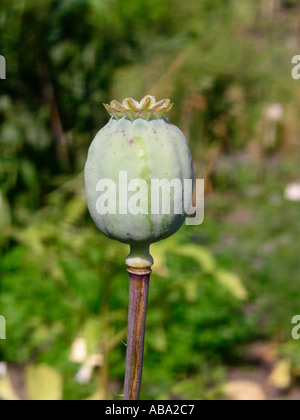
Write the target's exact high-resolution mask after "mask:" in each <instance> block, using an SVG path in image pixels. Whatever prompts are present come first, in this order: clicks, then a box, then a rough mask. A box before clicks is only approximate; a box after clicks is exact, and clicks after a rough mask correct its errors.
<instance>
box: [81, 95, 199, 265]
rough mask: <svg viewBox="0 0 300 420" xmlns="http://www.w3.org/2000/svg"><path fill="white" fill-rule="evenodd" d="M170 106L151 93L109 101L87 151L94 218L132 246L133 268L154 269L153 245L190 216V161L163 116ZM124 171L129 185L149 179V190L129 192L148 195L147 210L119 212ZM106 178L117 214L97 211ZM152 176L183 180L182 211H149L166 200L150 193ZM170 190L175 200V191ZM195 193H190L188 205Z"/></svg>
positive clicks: (184, 143) (88, 188) (180, 136)
mask: <svg viewBox="0 0 300 420" xmlns="http://www.w3.org/2000/svg"><path fill="white" fill-rule="evenodd" d="M171 106H172V105H171V104H170V101H169V100H163V101H160V102H156V101H155V98H154V97H151V96H146V97H145V98H144V99H143V100H142V101H141V102H140V103H139V102H137V101H134V100H133V99H130V98H129V99H126V100H124V101H123V103H122V104H120V103H118V102H116V101H112V102H111V104H110V105H105V107H106V109H107V110H108V112H109V113H110V114H111V116H112V118H111V119H110V120H109V122H108V123H107V124H106V125H105V127H103V128H102V129H101V130H100V131H99V132H98V134H97V135H96V137H95V139H94V140H93V142H92V144H91V146H90V149H89V152H88V158H87V162H86V165H85V188H86V197H87V204H88V208H89V211H90V214H91V217H92V218H93V220H94V222H95V224H96V225H97V227H98V228H99V229H100V230H101V232H103V233H104V234H105V235H106V236H108V237H109V238H112V239H115V240H118V241H120V242H124V243H127V244H129V245H130V246H131V253H130V255H129V257H128V258H127V260H126V263H127V264H128V265H129V266H131V267H137V268H139V267H141V268H143V267H150V266H151V265H152V264H153V260H152V257H151V255H150V254H149V245H150V244H151V243H153V242H156V241H159V240H161V239H164V238H167V237H168V236H170V235H172V234H173V233H174V232H176V231H177V230H178V229H179V228H180V227H181V225H182V224H183V222H184V220H185V217H186V212H185V211H184V203H183V200H184V196H185V193H186V191H184V180H185V179H192V178H193V169H192V159H191V154H190V150H189V147H188V144H187V141H186V139H185V137H184V135H183V133H182V132H181V131H180V130H179V129H178V128H177V127H176V126H174V125H173V124H171V123H170V122H169V121H168V120H167V118H166V117H165V116H164V114H165V113H166V112H167V111H168V110H169V109H170V108H171ZM120 172H121V175H122V177H121V179H120ZM124 174H126V176H127V180H126V181H127V184H128V185H129V184H130V182H131V181H132V180H135V179H141V180H143V181H145V182H146V184H147V186H148V189H147V190H144V191H143V190H139V189H137V190H134V191H127V202H128V203H129V202H130V199H131V198H133V197H134V195H135V194H136V192H137V191H139V193H140V194H144V195H146V197H144V199H145V200H146V201H147V203H148V212H147V214H141V213H138V214H132V213H131V212H130V211H128V212H127V214H120V212H119V205H121V207H122V208H124V203H120V201H121V200H124V199H125V197H126V194H125V191H124V188H123V181H125V180H124V179H123V178H124ZM103 179H109V180H112V181H113V182H114V184H115V186H116V190H111V191H108V190H107V191H106V193H107V194H108V199H111V200H114V199H116V214H110V213H109V212H108V213H106V214H99V211H98V210H97V200H98V198H99V191H97V189H99V188H97V185H98V182H99V181H100V180H103ZM153 179H156V180H162V179H166V180H168V181H170V182H171V181H172V180H174V179H179V180H180V181H181V182H182V195H181V197H179V199H181V200H182V203H179V204H181V207H182V209H183V210H182V212H181V214H175V212H174V211H173V210H174V209H173V206H171V211H170V214H163V212H162V211H161V210H162V209H161V208H160V209H161V210H160V213H159V214H152V213H151V209H152V208H153V207H152V206H153V205H154V207H155V204H156V205H160V206H161V204H162V203H161V201H162V197H158V196H157V197H156V200H159V203H154V202H153V200H154V199H155V197H151V180H153ZM119 187H121V189H120V193H119ZM124 194H125V195H124ZM170 194H171V196H170V202H171V203H172V202H173V200H174V190H173V189H171V190H170ZM109 195H111V197H110V196H109ZM191 195H192V194H191V192H190V197H188V199H189V200H190V203H191V200H192V196H191ZM151 198H152V201H151ZM144 202H145V201H144Z"/></svg>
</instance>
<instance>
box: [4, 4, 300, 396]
mask: <svg viewBox="0 0 300 420" xmlns="http://www.w3.org/2000/svg"><path fill="white" fill-rule="evenodd" d="M299 17H300V8H299V5H298V2H297V1H296V0H295V1H293V0H263V1H258V0H249V1H247V2H241V1H239V0H227V1H225V0H202V1H201V2H199V1H197V0H190V1H189V2H185V3H183V2H180V1H178V0H143V1H142V0H127V1H126V2H124V1H122V0H110V1H108V0H101V1H99V0H63V1H62V0H60V1H58V0H44V1H43V4H41V3H40V2H37V1H34V0H20V1H18V2H11V1H8V0H2V2H1V5H0V28H1V38H0V54H1V55H3V56H5V58H6V62H7V76H6V77H7V79H6V80H1V81H0V82H1V93H0V151H1V154H0V180H1V184H0V249H1V258H0V276H1V277H0V314H1V315H3V316H5V318H6V321H7V334H6V336H7V339H6V340H5V341H4V340H1V341H0V360H2V363H0V398H2V399H25V398H29V399H86V398H90V399H93V398H115V399H119V398H120V396H119V395H120V394H122V383H123V374H124V366H125V346H124V344H123V341H124V340H126V323H127V303H128V290H127V288H128V283H127V277H126V275H125V274H124V259H125V257H126V255H127V248H126V246H123V245H121V244H118V243H114V242H112V241H110V240H108V239H106V238H105V237H103V236H102V235H101V234H100V233H98V231H97V230H96V228H95V227H94V225H93V223H92V222H91V220H90V217H89V215H88V213H87V209H86V203H85V198H84V185H83V176H82V170H83V166H84V162H85V159H86V154H87V149H88V146H89V144H90V142H91V140H92V138H93V137H94V135H95V134H96V132H97V130H98V129H100V128H101V127H102V126H103V125H104V124H105V123H106V121H107V119H108V116H107V113H106V111H105V110H104V108H103V107H102V103H103V102H108V101H110V100H111V99H113V98H115V99H118V100H122V99H123V98H124V97H128V96H131V97H135V98H136V99H140V98H142V97H143V96H144V95H145V94H152V95H155V96H156V97H157V98H158V99H159V98H163V97H166V96H167V97H170V98H171V99H172V101H174V102H175V105H176V106H175V107H174V110H173V111H172V115H170V120H171V121H172V122H174V123H175V124H176V125H178V126H179V127H181V128H182V129H183V131H184V133H185V134H186V136H187V138H188V139H189V145H190V148H191V151H192V154H193V158H194V166H195V176H196V177H198V178H205V181H206V206H205V207H206V217H205V221H204V224H203V225H201V226H195V227H190V226H188V227H184V228H182V229H181V231H180V232H179V233H178V234H176V235H175V236H174V238H170V239H168V240H167V241H165V242H162V243H159V244H156V245H154V246H153V254H154V257H155V261H156V263H155V266H154V273H153V276H152V280H151V288H150V296H149V312H148V318H147V334H146V343H145V344H146V348H145V352H146V354H145V368H144V374H143V382H144V386H143V390H142V395H141V398H145V399H150V398H152V399H181V398H190V399H199V398H201V399H214V398H231V399H240V398H250V397H251V398H256V399H264V398H291V399H300V385H299V375H300V369H299V366H300V359H299V351H298V349H299V345H300V344H298V342H297V341H293V340H292V339H291V329H292V325H291V319H292V317H293V316H294V315H295V314H298V313H299V312H300V307H299V298H300V290H299V286H300V278H299V268H300V265H299V257H298V254H299V246H298V243H299V233H300V219H299V188H300V187H299V182H300V173H299V141H300V139H299V128H300V127H299V117H298V110H299V105H300V85H299V82H297V81H295V80H293V79H292V77H291V70H292V65H291V59H292V57H293V56H294V55H296V54H297V53H299V39H300V38H299ZM291 185H292V186H293V188H291ZM297 188H298V189H297ZM292 190H293V194H292V193H291V191H292ZM296 190H297V191H298V195H297V194H295V191H296ZM171 279H172V280H171Z"/></svg>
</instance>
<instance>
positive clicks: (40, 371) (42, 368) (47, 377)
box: [25, 365, 63, 401]
mask: <svg viewBox="0 0 300 420" xmlns="http://www.w3.org/2000/svg"><path fill="white" fill-rule="evenodd" d="M25 386H26V392H27V395H28V398H29V399H30V400H35V401H40V400H52V401H56V400H61V399H62V389H63V381H62V377H61V375H60V374H59V373H58V372H57V371H56V370H54V369H52V368H51V367H50V366H48V365H39V366H33V365H31V366H28V367H27V368H26V371H25Z"/></svg>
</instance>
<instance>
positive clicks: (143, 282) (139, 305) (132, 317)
mask: <svg viewBox="0 0 300 420" xmlns="http://www.w3.org/2000/svg"><path fill="white" fill-rule="evenodd" d="M127 271H128V273H129V308H128V329H127V352H126V372H125V384H124V398H123V399H124V400H138V399H139V394H140V388H141V380H142V369H143V355H144V337H145V325H146V313H147V302H148V290H149V281H150V274H151V270H150V269H149V268H148V269H147V268H146V269H145V268H144V269H136V268H132V267H129V268H128V270H127Z"/></svg>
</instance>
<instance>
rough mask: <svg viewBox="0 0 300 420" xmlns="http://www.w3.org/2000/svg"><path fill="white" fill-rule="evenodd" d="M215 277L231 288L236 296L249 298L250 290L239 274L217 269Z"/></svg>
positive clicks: (220, 282) (221, 283)
mask: <svg viewBox="0 0 300 420" xmlns="http://www.w3.org/2000/svg"><path fill="white" fill-rule="evenodd" d="M215 277H216V281H217V282H218V283H219V284H220V285H221V286H223V287H225V288H226V289H227V290H229V291H230V292H231V293H232V294H233V295H234V296H235V297H236V298H238V299H240V300H246V299H247V298H248V292H247V290H246V289H245V287H244V285H243V283H242V281H241V279H240V278H239V276H238V275H237V274H235V273H232V272H229V271H225V270H217V271H216V274H215Z"/></svg>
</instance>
